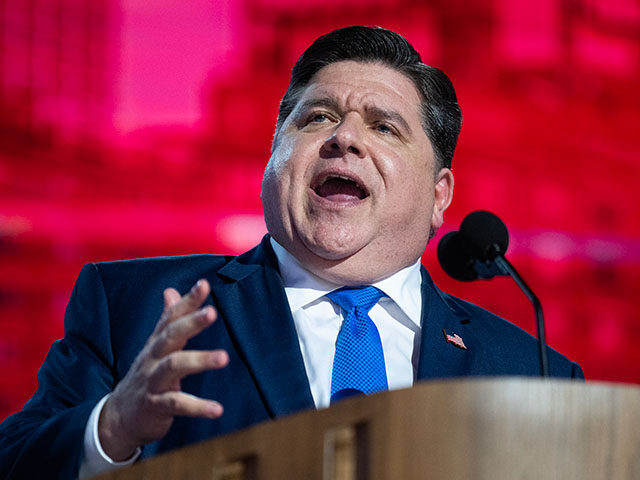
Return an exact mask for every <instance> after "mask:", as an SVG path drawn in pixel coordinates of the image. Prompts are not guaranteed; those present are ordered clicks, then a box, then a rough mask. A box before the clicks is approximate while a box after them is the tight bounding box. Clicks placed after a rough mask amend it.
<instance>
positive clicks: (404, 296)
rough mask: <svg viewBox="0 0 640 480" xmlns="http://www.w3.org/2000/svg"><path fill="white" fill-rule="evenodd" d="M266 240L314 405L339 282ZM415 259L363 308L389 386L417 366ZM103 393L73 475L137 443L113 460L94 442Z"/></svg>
mask: <svg viewBox="0 0 640 480" xmlns="http://www.w3.org/2000/svg"><path fill="white" fill-rule="evenodd" d="M271 246H272V247H273V250H274V252H275V254H276V257H277V258H278V266H279V267H280V273H281V275H282V278H283V281H284V285H285V293H286V295H287V300H288V301H289V307H290V309H291V314H292V315H293V321H294V323H295V327H296V332H297V334H298V342H299V344H300V351H301V352H302V359H303V361H304V367H305V370H306V372H307V377H308V378H309V385H310V387H311V394H312V395H313V400H314V403H315V405H316V408H325V407H327V406H329V401H330V398H331V371H332V368H333V356H334V354H335V349H336V346H335V344H336V339H337V338H338V332H339V331H340V326H341V325H342V322H343V320H344V314H343V312H342V311H341V308H340V307H339V306H338V305H336V304H334V303H333V302H332V301H331V300H329V299H328V298H327V297H326V296H325V295H326V294H327V293H329V292H331V291H333V290H336V289H338V288H340V287H342V285H334V284H332V283H329V282H327V281H325V280H323V279H321V278H319V277H317V276H316V275H314V274H313V273H311V272H309V271H308V270H306V269H305V268H304V267H303V266H302V265H300V263H299V262H298V261H297V260H296V259H295V258H294V257H293V255H291V254H290V253H289V252H288V251H287V250H285V249H284V248H283V247H282V246H281V245H280V244H279V243H278V242H276V241H275V240H274V239H273V238H272V239H271ZM421 282H422V277H421V275H420V261H417V262H416V263H415V264H413V265H411V266H409V267H407V268H405V269H403V270H400V271H399V272H397V273H395V274H393V275H391V276H390V277H388V278H385V279H384V280H381V281H379V282H376V283H374V284H373V285H374V286H375V287H377V288H379V289H380V290H382V291H383V292H384V293H385V294H386V295H387V296H386V297H382V298H381V299H380V300H379V301H378V303H377V304H376V305H374V306H373V308H372V309H371V311H370V312H369V316H370V317H371V319H372V320H373V323H374V324H375V325H376V327H377V329H378V332H379V333H380V340H381V341H382V350H383V352H384V358H385V365H386V369H387V383H388V385H389V389H390V390H393V389H397V388H404V387H410V386H411V385H413V382H414V380H415V378H416V373H417V371H418V358H419V354H420V333H421V328H420V318H421V313H422V295H421V288H420V285H421ZM107 398H108V395H107V396H105V397H104V398H103V399H102V400H101V401H100V402H99V403H98V404H97V405H96V406H95V408H94V409H93V412H92V413H91V416H90V417H89V421H88V422H87V426H86V428H85V435H84V455H83V459H82V461H81V464H80V474H79V478H87V477H90V476H93V475H97V474H99V473H103V472H107V471H110V470H114V469H117V468H120V467H123V466H126V465H130V464H132V463H133V462H135V460H136V459H137V458H138V456H139V455H140V452H141V451H140V449H138V451H137V452H136V453H135V454H134V455H133V456H132V457H131V458H130V459H128V460H126V461H124V462H114V461H113V460H111V458H109V457H108V456H107V455H106V453H105V452H104V450H103V449H102V447H101V445H100V441H99V438H98V420H99V419H100V412H101V410H102V407H103V405H104V403H105V401H106V399H107Z"/></svg>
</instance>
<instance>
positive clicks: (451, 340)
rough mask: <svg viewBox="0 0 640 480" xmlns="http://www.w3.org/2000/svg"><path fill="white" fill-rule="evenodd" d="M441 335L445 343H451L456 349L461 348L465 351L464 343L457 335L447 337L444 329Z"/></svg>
mask: <svg viewBox="0 0 640 480" xmlns="http://www.w3.org/2000/svg"><path fill="white" fill-rule="evenodd" d="M442 333H443V334H444V338H445V340H446V341H447V342H449V343H452V344H453V345H455V346H456V347H458V348H461V349H463V350H466V349H467V346H466V345H465V344H464V342H463V341H462V338H460V335H458V334H457V333H454V334H453V335H449V334H448V333H447V331H446V330H445V329H444V328H443V329H442Z"/></svg>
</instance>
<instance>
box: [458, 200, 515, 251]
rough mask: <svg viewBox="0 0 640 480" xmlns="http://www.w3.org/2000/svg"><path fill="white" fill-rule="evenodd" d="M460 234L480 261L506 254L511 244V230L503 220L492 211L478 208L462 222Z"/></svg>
mask: <svg viewBox="0 0 640 480" xmlns="http://www.w3.org/2000/svg"><path fill="white" fill-rule="evenodd" d="M460 234H461V235H462V237H463V241H464V243H465V244H466V245H467V247H468V249H469V252H470V254H471V255H473V256H474V257H476V258H477V259H478V260H480V261H483V262H484V261H487V260H493V259H495V257H496V254H500V255H504V254H505V253H507V247H508V246H509V231H508V230H507V227H506V225H505V224H504V222H503V221H502V220H500V219H499V218H498V217H497V216H496V215H494V214H493V213H491V212H487V211H484V210H476V211H475V212H471V213H470V214H469V215H467V216H466V217H465V218H464V220H462V223H461V224H460Z"/></svg>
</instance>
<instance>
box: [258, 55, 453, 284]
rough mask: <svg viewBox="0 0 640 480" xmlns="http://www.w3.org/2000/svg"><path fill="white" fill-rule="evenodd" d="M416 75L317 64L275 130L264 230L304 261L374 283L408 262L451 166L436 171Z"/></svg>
mask: <svg viewBox="0 0 640 480" xmlns="http://www.w3.org/2000/svg"><path fill="white" fill-rule="evenodd" d="M419 108H420V97H419V95H418V92H417V90H416V88H415V86H414V85H413V83H412V81H411V80H409V79H408V78H407V77H405V76H404V75H403V74H401V73H399V72H398V71H396V70H393V69H391V68H389V67H387V66H384V65H382V64H378V63H360V62H354V61H342V62H337V63H333V64H331V65H328V66H326V67H324V68H322V69H321V70H320V71H318V72H317V73H316V74H315V76H314V77H313V78H312V79H311V81H310V82H309V84H308V85H307V86H306V88H305V89H304V91H303V92H302V93H301V95H300V98H299V100H298V103H297V105H296V107H295V108H294V110H293V111H292V112H291V114H290V115H289V117H288V118H287V119H286V120H285V122H284V123H283V125H282V127H281V129H280V131H279V132H278V134H277V140H276V144H275V148H274V150H273V153H272V155H271V158H270V160H269V163H268V165H267V167H266V170H265V173H264V178H263V183H262V203H263V207H264V214H265V221H266V224H267V229H268V230H269V233H270V234H271V235H272V236H273V237H274V238H275V239H276V240H277V241H278V242H279V243H280V244H281V245H283V246H284V247H285V248H286V249H287V250H288V251H289V252H291V253H292V254H293V255H294V256H295V257H296V258H297V259H298V260H299V261H300V262H301V263H302V264H303V265H304V266H305V267H306V268H307V269H309V270H310V271H312V272H313V273H315V274H316V275H318V276H320V277H322V278H324V279H326V280H329V281H332V282H334V283H339V284H363V283H373V282H375V281H377V280H380V279H382V278H385V277H387V276H389V275H391V274H393V273H395V272H396V271H398V270H400V269H402V268H404V267H406V266H408V265H411V264H412V263H414V262H415V261H416V260H417V259H418V258H419V257H420V255H422V252H423V251H424V248H425V246H426V244H427V242H428V240H429V231H430V229H432V228H433V229H437V228H439V227H440V225H441V224H442V214H443V212H444V210H445V209H446V208H447V206H448V205H449V203H450V201H451V195H452V191H453V176H452V174H451V172H450V171H449V170H448V169H442V170H441V171H439V172H435V171H434V168H435V166H434V154H433V149H432V146H431V143H430V142H429V139H428V138H427V136H426V134H425V132H424V130H423V129H422V123H421V117H420V111H419Z"/></svg>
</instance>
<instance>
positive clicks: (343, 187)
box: [316, 178, 365, 202]
mask: <svg viewBox="0 0 640 480" xmlns="http://www.w3.org/2000/svg"><path fill="white" fill-rule="evenodd" d="M316 193H317V194H318V195H319V196H321V197H324V198H327V199H329V200H332V201H334V202H340V201H346V200H353V199H354V198H357V199H362V198H364V197H365V194H364V192H363V191H362V189H361V188H360V187H358V185H356V184H355V183H354V182H352V181H350V180H343V179H341V178H330V179H329V180H327V181H326V182H324V183H323V184H322V185H320V186H319V187H318V188H317V189H316Z"/></svg>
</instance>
